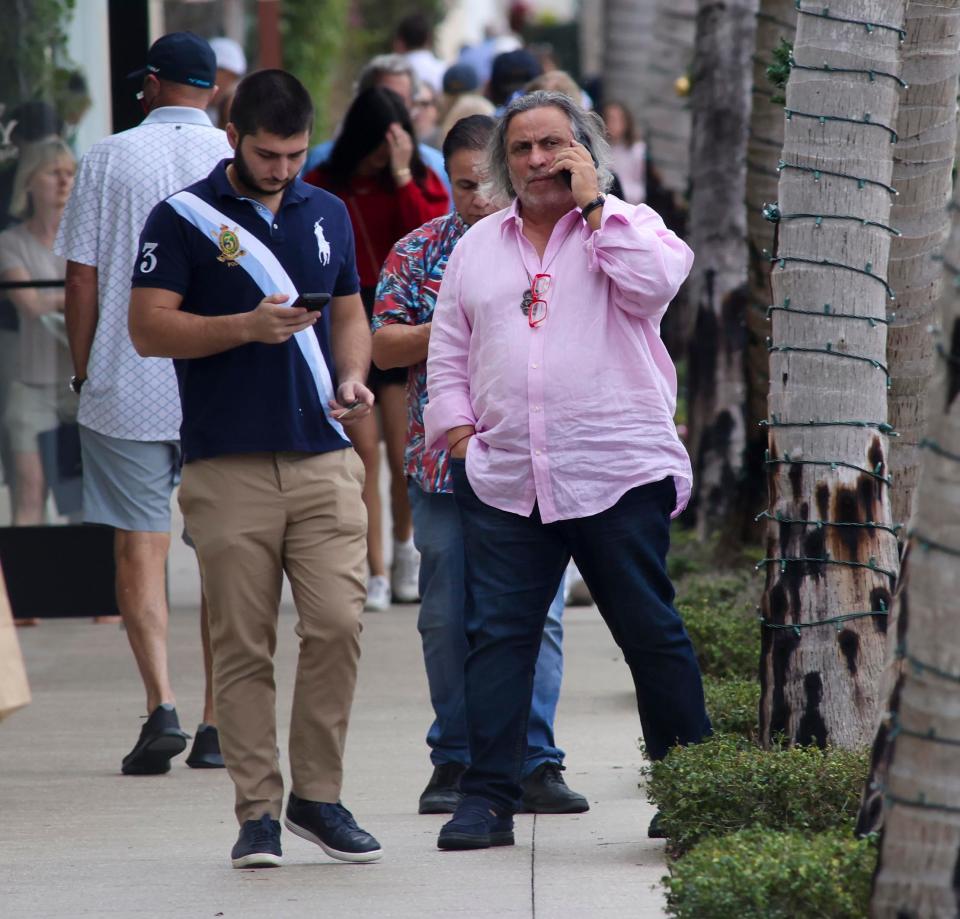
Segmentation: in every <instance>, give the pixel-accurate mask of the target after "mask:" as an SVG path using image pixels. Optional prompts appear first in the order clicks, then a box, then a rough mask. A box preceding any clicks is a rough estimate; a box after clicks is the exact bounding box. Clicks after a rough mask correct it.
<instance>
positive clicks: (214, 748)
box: [187, 724, 224, 769]
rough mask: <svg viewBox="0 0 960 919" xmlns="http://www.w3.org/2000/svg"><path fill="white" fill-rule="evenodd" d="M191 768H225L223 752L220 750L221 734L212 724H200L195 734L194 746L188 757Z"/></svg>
mask: <svg viewBox="0 0 960 919" xmlns="http://www.w3.org/2000/svg"><path fill="white" fill-rule="evenodd" d="M187 765H188V766H189V767H190V768H191V769H223V767H224V762H223V754H222V753H221V752H220V735H219V734H218V733H217V729H216V728H215V727H214V726H213V725H212V724H200V725H198V727H197V733H196V734H194V735H193V746H192V747H191V748H190V755H189V756H188V757H187Z"/></svg>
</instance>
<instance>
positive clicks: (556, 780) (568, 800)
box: [520, 763, 590, 814]
mask: <svg viewBox="0 0 960 919" xmlns="http://www.w3.org/2000/svg"><path fill="white" fill-rule="evenodd" d="M520 787H521V788H522V789H523V797H522V798H521V804H522V805H523V809H524V810H525V811H527V812H529V813H533V814H582V813H584V812H586V811H588V810H590V805H589V804H588V803H587V799H586V798H585V797H584V796H583V795H581V794H577V792H575V791H573V790H572V789H571V788H569V787H568V786H567V783H566V782H565V781H564V780H563V766H561V765H560V763H541V764H540V765H539V766H537V768H536V769H534V770H533V772H531V773H530V775H528V776H527V777H526V778H525V779H523V780H522V781H521V782H520Z"/></svg>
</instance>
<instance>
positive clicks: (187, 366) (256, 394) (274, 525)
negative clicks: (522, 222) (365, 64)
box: [130, 70, 381, 868]
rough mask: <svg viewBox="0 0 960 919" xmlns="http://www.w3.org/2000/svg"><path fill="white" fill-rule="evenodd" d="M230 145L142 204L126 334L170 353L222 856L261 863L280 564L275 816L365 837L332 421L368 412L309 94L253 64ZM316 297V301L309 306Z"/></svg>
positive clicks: (347, 850)
mask: <svg viewBox="0 0 960 919" xmlns="http://www.w3.org/2000/svg"><path fill="white" fill-rule="evenodd" d="M230 117H231V121H230V123H229V124H228V125H227V137H228V140H229V141H230V144H231V146H232V147H233V149H234V158H233V159H232V160H224V161H223V162H222V163H220V164H219V165H218V166H217V167H216V168H215V169H214V170H213V172H212V173H210V175H209V176H208V177H207V178H206V179H204V180H203V181H202V182H198V183H197V184H195V185H192V186H190V187H189V188H187V189H185V190H184V191H181V192H178V193H177V194H175V195H173V196H172V197H170V198H168V199H167V200H166V201H164V202H162V203H161V204H159V205H158V206H157V207H156V208H155V209H154V210H153V212H152V213H151V215H150V217H149V219H148V220H147V223H146V225H145V226H144V229H143V233H142V235H141V238H140V255H139V256H138V258H137V263H136V267H135V271H134V276H133V292H132V296H131V301H130V334H131V337H132V339H133V342H134V345H135V347H136V349H137V351H138V352H139V353H140V354H141V355H143V356H145V357H146V356H155V357H172V358H173V359H174V364H175V367H176V371H177V379H178V381H179V385H180V398H181V402H182V406H183V427H182V429H181V442H182V447H183V458H184V463H185V466H184V470H183V482H182V485H181V488H180V506H181V508H182V509H183V514H184V518H185V521H186V525H187V529H188V531H189V532H190V535H191V536H192V538H193V540H194V542H195V543H196V547H197V555H198V557H199V560H200V568H201V571H202V573H203V583H204V591H205V594H206V598H207V603H208V606H209V610H210V637H211V646H212V650H213V685H214V705H215V708H216V711H217V715H218V719H219V727H220V742H221V747H222V749H223V756H224V760H225V761H226V764H227V769H228V770H229V773H230V777H231V778H232V779H233V782H234V785H235V786H236V814H237V819H238V821H239V822H240V825H241V829H240V837H239V839H238V841H237V844H236V845H235V846H234V848H233V852H232V860H233V865H234V867H236V868H249V867H258V866H263V867H265V866H271V865H279V864H280V862H281V848H280V824H279V817H280V812H281V809H282V799H283V782H282V779H281V775H280V768H279V763H278V759H277V742H276V714H275V712H276V699H275V687H274V677H273V652H274V648H275V646H276V631H277V612H278V607H279V602H280V586H281V581H282V576H283V573H284V572H285V573H286V574H287V577H288V578H289V580H290V583H291V585H292V587H293V594H294V600H295V603H296V608H297V616H298V624H297V627H296V631H297V634H298V636H299V637H300V658H299V666H298V668H297V680H296V688H295V690H294V697H293V713H292V718H291V726H290V769H291V773H292V777H293V789H292V790H291V792H290V796H289V800H288V803H287V811H286V821H285V822H286V826H287V828H288V829H290V830H291V831H292V832H294V833H296V834H297V835H298V836H302V837H304V838H305V839H309V840H311V841H312V842H315V843H317V844H318V845H320V846H321V847H322V848H323V850H324V851H325V852H326V853H327V854H328V855H331V856H333V857H334V858H338V859H342V860H344V861H357V862H362V861H373V860H375V859H377V858H379V857H380V855H381V850H380V845H379V843H378V842H377V841H376V840H375V839H374V838H373V837H372V836H371V835H370V834H369V833H367V832H365V831H364V830H361V829H360V828H359V827H358V826H357V824H356V822H355V821H354V819H353V817H352V816H351V814H350V812H349V811H348V810H347V809H346V808H345V807H344V806H343V805H342V804H340V787H341V781H342V773H343V768H342V762H343V747H344V741H345V738H346V731H347V723H348V721H349V716H350V707H351V703H352V701H353V691H354V685H355V682H356V673H357V661H358V658H359V654H360V645H359V635H360V614H361V611H362V609H363V602H364V595H365V588H364V576H365V574H366V513H365V511H364V506H363V502H362V500H361V489H362V481H363V466H362V464H361V462H360V460H359V458H358V457H357V455H356V453H355V452H354V451H353V449H352V448H351V446H350V441H349V440H348V439H347V437H346V434H345V431H344V425H348V424H350V423H351V422H353V421H355V420H357V419H359V418H361V417H363V415H365V414H366V413H368V412H369V411H370V407H371V405H372V404H373V395H372V393H371V392H370V391H369V390H368V389H367V388H366V386H365V385H364V382H363V381H364V380H365V379H366V375H367V369H368V366H369V362H370V333H369V329H368V327H367V322H366V316H365V314H364V311H363V306H362V304H361V302H360V295H359V283H358V279H357V272H356V267H355V264H354V242H353V235H352V232H351V229H350V221H349V219H348V217H347V213H346V209H345V208H344V206H343V204H342V203H340V201H338V200H337V199H336V198H334V197H333V196H332V195H329V194H327V193H326V192H324V191H321V190H320V189H317V188H313V187H311V186H309V185H306V184H305V183H303V182H302V181H300V180H299V179H298V178H297V174H298V173H299V171H300V168H301V167H302V166H303V161H304V158H305V156H306V152H307V142H308V140H309V137H310V130H311V127H312V123H313V105H312V103H311V101H310V96H309V95H308V93H307V91H306V89H304V87H303V86H302V85H301V84H300V83H299V82H298V81H297V80H296V79H295V78H294V77H293V76H291V75H290V74H288V73H285V72H283V71H280V70H262V71H259V72H257V73H254V74H252V75H250V76H249V77H247V78H246V79H245V80H243V81H242V82H241V83H240V84H239V86H238V88H237V92H236V96H235V97H234V102H233V106H232V108H231V115H230ZM310 294H329V295H330V297H331V298H332V299H330V302H329V305H327V306H325V307H324V308H322V309H312V308H311V307H316V306H318V305H319V304H320V303H322V302H323V300H324V298H323V297H319V298H311V297H309V295H310Z"/></svg>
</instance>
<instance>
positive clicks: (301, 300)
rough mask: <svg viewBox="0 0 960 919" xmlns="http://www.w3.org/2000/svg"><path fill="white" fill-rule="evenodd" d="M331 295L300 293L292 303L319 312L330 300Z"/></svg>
mask: <svg viewBox="0 0 960 919" xmlns="http://www.w3.org/2000/svg"><path fill="white" fill-rule="evenodd" d="M332 296H333V295H332V294H300V296H299V297H297V302H296V303H294V304H293V305H294V306H299V307H302V308H303V309H307V310H310V311H311V312H319V311H320V310H322V309H323V308H324V307H325V306H326V305H327V304H328V303H329V302H330V299H331V297H332Z"/></svg>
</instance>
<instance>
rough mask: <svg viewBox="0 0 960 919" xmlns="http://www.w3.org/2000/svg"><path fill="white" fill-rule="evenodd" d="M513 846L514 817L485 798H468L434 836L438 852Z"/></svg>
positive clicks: (473, 796)
mask: <svg viewBox="0 0 960 919" xmlns="http://www.w3.org/2000/svg"><path fill="white" fill-rule="evenodd" d="M512 845H513V817H511V816H509V815H508V814H506V815H505V814H504V813H503V812H502V811H499V810H497V809H496V808H495V806H494V805H493V804H491V803H490V802H489V801H488V800H487V799H486V798H481V797H479V796H478V795H468V796H467V797H465V798H464V799H463V800H462V801H461V802H460V804H459V805H458V806H457V810H456V813H455V814H454V815H453V820H449V821H447V823H445V824H444V825H443V828H442V829H441V830H440V835H439V836H438V837H437V848H438V849H489V848H490V846H512Z"/></svg>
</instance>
